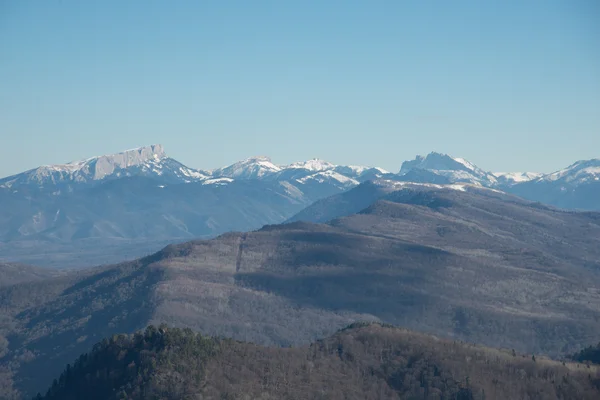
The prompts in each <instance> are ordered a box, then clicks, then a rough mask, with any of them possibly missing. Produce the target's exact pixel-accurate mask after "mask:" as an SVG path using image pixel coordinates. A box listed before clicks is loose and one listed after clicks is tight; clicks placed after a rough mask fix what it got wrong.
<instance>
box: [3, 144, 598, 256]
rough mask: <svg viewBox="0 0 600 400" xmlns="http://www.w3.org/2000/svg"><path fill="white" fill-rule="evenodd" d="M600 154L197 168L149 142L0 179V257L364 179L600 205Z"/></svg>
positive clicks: (249, 215)
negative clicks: (507, 168)
mask: <svg viewBox="0 0 600 400" xmlns="http://www.w3.org/2000/svg"><path fill="white" fill-rule="evenodd" d="M599 179H600V160H588V161H580V162H577V163H575V164H573V165H571V166H569V167H568V168H566V169H564V170H561V171H558V172H555V173H552V174H537V173H531V172H525V173H492V172H487V171H484V170H482V169H481V168H479V167H477V166H475V165H473V164H472V163H470V162H469V161H467V160H465V159H462V158H453V157H451V156H448V155H445V154H440V153H430V154H428V155H427V156H425V157H422V156H417V158H416V159H414V160H412V161H405V162H404V163H402V165H401V168H400V170H399V172H398V173H392V172H388V171H386V170H384V169H382V168H377V167H365V166H353V165H350V166H345V165H334V164H331V163H328V162H326V161H323V160H319V159H312V160H308V161H304V162H297V163H292V164H289V165H276V164H274V163H272V162H271V160H270V159H269V158H267V157H253V158H249V159H246V160H243V161H240V162H237V163H234V164H232V165H229V166H227V167H224V168H219V169H215V170H210V171H209V170H197V169H193V168H190V167H187V166H185V165H183V164H182V163H180V162H178V161H176V160H175V159H173V158H170V157H169V156H167V154H166V152H165V151H164V149H163V147H162V146H160V145H152V146H147V147H142V148H138V149H133V150H129V151H125V152H122V153H118V154H114V155H104V156H99V157H93V158H90V159H87V160H82V161H76V162H70V163H67V164H60V165H50V166H41V167H39V168H36V169H33V170H30V171H26V172H23V173H20V174H17V175H13V176H10V177H6V178H3V179H0V204H1V205H2V207H1V208H0V259H3V260H5V261H8V262H24V263H29V264H35V265H46V266H57V267H75V266H78V267H81V266H89V265H95V264H99V263H112V262H117V261H120V260H123V259H127V258H130V259H131V258H135V257H138V256H141V255H144V254H149V253H151V252H153V251H156V250H158V249H159V248H161V247H163V246H165V245H166V244H168V243H173V242H181V241H185V240H189V239H192V238H210V237H214V236H216V235H219V234H222V233H225V232H229V231H249V230H253V229H257V228H260V227H261V226H263V225H266V224H275V223H281V222H283V221H286V220H288V219H290V218H293V217H294V216H295V215H296V214H297V213H299V212H301V211H302V210H303V209H305V208H307V207H309V206H311V205H312V204H313V203H315V202H317V201H319V200H322V199H326V198H328V197H330V196H333V195H338V194H341V193H344V192H346V191H348V190H350V189H352V188H355V187H357V186H358V185H360V184H362V183H364V182H367V181H378V180H388V181H395V182H412V183H421V184H435V185H452V184H457V183H459V184H470V185H473V186H476V187H484V188H490V189H494V190H500V191H504V192H507V193H512V194H516V195H518V196H520V197H523V198H526V199H530V200H533V201H538V202H542V203H546V204H549V205H554V206H557V207H561V208H567V209H586V210H598V209H600V202H599V201H598V200H597V199H599V198H600V196H599V194H600V181H599Z"/></svg>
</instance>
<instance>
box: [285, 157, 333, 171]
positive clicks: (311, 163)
mask: <svg viewBox="0 0 600 400" xmlns="http://www.w3.org/2000/svg"><path fill="white" fill-rule="evenodd" d="M335 167H336V165H333V164H332V163H330V162H327V161H324V160H320V159H318V158H313V159H312V160H308V161H300V162H295V163H292V164H290V165H287V166H285V167H283V168H284V169H306V170H309V171H326V170H330V169H334V168H335Z"/></svg>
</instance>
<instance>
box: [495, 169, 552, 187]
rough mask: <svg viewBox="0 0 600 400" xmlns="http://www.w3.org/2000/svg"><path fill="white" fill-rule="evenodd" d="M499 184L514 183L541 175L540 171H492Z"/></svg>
mask: <svg viewBox="0 0 600 400" xmlns="http://www.w3.org/2000/svg"><path fill="white" fill-rule="evenodd" d="M492 174H493V175H494V176H495V177H496V178H497V179H498V183H499V184H504V185H514V184H517V183H522V182H528V181H531V180H533V179H537V178H539V177H541V176H542V175H543V174H542V173H539V172H492Z"/></svg>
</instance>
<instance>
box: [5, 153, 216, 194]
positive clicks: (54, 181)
mask: <svg viewBox="0 0 600 400" xmlns="http://www.w3.org/2000/svg"><path fill="white" fill-rule="evenodd" d="M128 176H144V177H150V178H160V179H161V180H164V181H168V182H192V181H199V180H204V179H206V178H207V175H206V174H205V173H203V172H202V171H197V170H195V169H192V168H188V167H186V166H185V165H183V164H181V163H180V162H178V161H176V160H174V159H172V158H169V157H168V156H167V155H166V153H165V151H164V149H163V147H162V146H161V145H152V146H145V147H140V148H137V149H131V150H127V151H124V152H121V153H116V154H111V155H103V156H98V157H92V158H88V159H86V160H81V161H74V162H69V163H66V164H55V165H43V166H41V167H38V168H35V169H32V170H29V171H26V172H23V173H21V174H18V175H13V176H10V177H7V178H4V179H0V186H1V187H13V186H16V185H29V186H38V187H41V188H43V187H45V186H57V185H65V184H66V185H73V184H85V183H93V182H95V181H103V180H108V179H115V178H122V177H128Z"/></svg>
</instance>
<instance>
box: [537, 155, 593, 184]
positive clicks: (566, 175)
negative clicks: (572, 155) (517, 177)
mask: <svg viewBox="0 0 600 400" xmlns="http://www.w3.org/2000/svg"><path fill="white" fill-rule="evenodd" d="M538 180H542V181H561V182H564V183H570V184H579V183H584V182H592V181H600V159H597V158H594V159H591V160H580V161H577V162H576V163H573V164H571V165H569V166H568V167H567V168H565V169H562V170H560V171H556V172H553V173H551V174H547V175H544V176H542V177H541V178H539V179H538Z"/></svg>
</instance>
